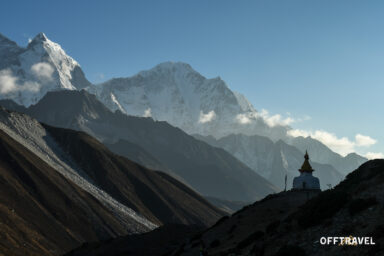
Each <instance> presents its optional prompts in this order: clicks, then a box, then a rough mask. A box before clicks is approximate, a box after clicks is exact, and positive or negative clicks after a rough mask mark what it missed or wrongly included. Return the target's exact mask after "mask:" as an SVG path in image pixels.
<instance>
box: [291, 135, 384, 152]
mask: <svg viewBox="0 0 384 256" xmlns="http://www.w3.org/2000/svg"><path fill="white" fill-rule="evenodd" d="M287 134H288V135H289V136H292V137H299V136H302V137H308V136H310V137H311V138H313V139H316V140H318V141H320V142H322V143H323V144H324V145H326V146H327V147H329V148H330V149H332V150H333V151H334V152H336V153H339V154H340V155H342V156H345V155H347V154H348V153H352V152H356V148H358V147H369V146H372V145H374V144H376V142H377V141H376V140H375V139H373V138H371V137H369V136H366V135H362V134H356V136H355V138H354V140H350V139H349V138H347V137H341V138H340V137H337V136H336V135H335V134H333V133H330V132H327V131H323V130H317V131H314V132H313V131H305V130H298V129H292V130H289V131H288V132H287Z"/></svg>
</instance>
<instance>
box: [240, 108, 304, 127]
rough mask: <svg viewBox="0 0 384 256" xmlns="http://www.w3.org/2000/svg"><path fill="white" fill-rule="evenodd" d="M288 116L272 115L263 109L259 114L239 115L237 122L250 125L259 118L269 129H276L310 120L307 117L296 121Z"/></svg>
mask: <svg viewBox="0 0 384 256" xmlns="http://www.w3.org/2000/svg"><path fill="white" fill-rule="evenodd" d="M287 114H288V115H289V116H288V117H283V116H282V115H280V114H275V115H271V114H270V113H269V112H268V110H266V109H262V110H261V111H260V112H258V113H252V112H250V113H243V114H238V115H236V118H235V120H236V122H238V123H239V124H249V123H251V122H252V120H256V119H257V118H261V119H262V120H264V122H265V123H266V124H267V125H268V126H269V127H274V126H277V125H281V126H288V125H290V124H292V123H294V122H298V121H304V120H308V119H309V117H305V118H303V119H300V120H295V119H294V118H292V117H291V116H290V114H289V113H287ZM307 118H308V119H307Z"/></svg>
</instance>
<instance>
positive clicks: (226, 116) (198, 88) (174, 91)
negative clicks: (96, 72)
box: [88, 62, 287, 138]
mask: <svg viewBox="0 0 384 256" xmlns="http://www.w3.org/2000/svg"><path fill="white" fill-rule="evenodd" d="M88 90H89V92H91V93H94V94H96V95H97V97H98V98H99V99H100V100H101V101H102V102H103V103H104V104H105V105H106V106H107V107H108V108H110V109H111V110H113V111H114V110H117V109H118V110H120V111H122V112H124V113H128V114H130V115H134V116H152V117H153V118H154V119H155V120H161V121H167V122H168V123H170V124H171V125H173V126H176V127H179V128H181V129H183V130H184V131H186V132H187V133H190V134H192V133H199V134H203V135H213V136H215V137H221V136H224V135H227V134H230V133H235V132H236V133H244V134H252V135H253V134H262V135H267V136H270V137H273V138H281V137H282V136H285V134H286V129H287V128H286V127H282V126H276V127H271V126H269V125H267V124H266V123H265V122H264V120H263V118H261V117H260V115H259V113H258V112H257V111H256V110H255V109H254V107H253V106H252V104H250V103H249V102H248V100H247V99H246V98H245V97H244V96H243V95H241V94H239V93H236V92H233V91H231V90H230V89H229V88H228V86H227V85H226V84H225V82H224V81H223V80H221V79H220V78H219V77H217V78H213V79H207V78H205V77H204V76H202V75H200V74H199V73H198V72H196V71H195V70H194V69H192V67H191V66H190V65H188V64H186V63H181V62H176V63H174V62H165V63H161V64H159V65H157V66H156V67H154V68H152V69H150V70H148V71H142V72H140V73H138V74H137V75H135V76H132V77H128V78H116V79H112V80H110V81H107V82H105V83H103V84H99V85H96V86H92V87H90V88H89V89H88Z"/></svg>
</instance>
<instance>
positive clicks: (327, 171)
mask: <svg viewBox="0 0 384 256" xmlns="http://www.w3.org/2000/svg"><path fill="white" fill-rule="evenodd" d="M195 137H196V138H198V139H200V140H203V141H205V142H207V143H209V144H211V145H212V146H215V147H219V148H223V149H225V150H226V151H228V152H229V153H231V154H232V155H234V156H235V157H237V158H238V159H239V160H240V161H242V162H243V163H245V164H246V165H248V166H249V167H250V168H252V169H253V170H255V171H256V172H257V173H258V174H260V175H261V176H263V177H264V178H266V179H267V180H268V181H270V182H271V183H272V184H274V185H275V186H277V187H278V188H279V189H280V190H283V189H284V188H285V175H287V189H291V188H292V180H293V178H294V177H295V176H298V175H299V172H298V169H299V168H300V167H301V164H302V163H303V161H304V157H303V156H304V153H303V152H300V150H298V149H297V148H295V147H293V146H291V145H288V144H287V143H285V142H284V141H282V140H279V141H277V142H273V141H272V140H270V139H269V138H267V137H263V136H258V135H253V136H247V135H243V134H236V135H234V134H231V135H228V136H226V137H222V138H220V139H218V140H216V139H215V138H214V137H212V136H208V137H204V136H201V135H195ZM309 152H311V153H312V151H311V150H310V151H309ZM310 156H311V155H310ZM311 164H312V167H313V168H314V169H315V172H314V176H317V177H319V179H320V180H321V183H320V185H321V188H322V189H328V188H329V187H328V184H330V186H332V187H333V186H335V185H337V184H338V183H339V182H340V181H341V180H342V179H343V178H344V175H343V174H341V173H340V172H338V171H337V170H336V169H335V168H334V167H333V166H332V165H330V164H320V163H316V162H312V161H311Z"/></svg>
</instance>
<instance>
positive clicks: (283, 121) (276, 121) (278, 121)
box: [259, 109, 295, 127]
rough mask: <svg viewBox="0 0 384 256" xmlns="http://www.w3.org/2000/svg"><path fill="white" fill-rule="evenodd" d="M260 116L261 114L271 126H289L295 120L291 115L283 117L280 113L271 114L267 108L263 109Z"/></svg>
mask: <svg viewBox="0 0 384 256" xmlns="http://www.w3.org/2000/svg"><path fill="white" fill-rule="evenodd" d="M259 116H261V117H262V118H263V119H264V121H265V122H266V123H267V125H269V126H270V127H274V126H277V125H282V126H287V125H290V124H292V123H293V122H295V119H293V118H292V117H290V116H288V117H286V118H283V117H282V116H281V115H280V114H275V115H270V114H269V112H268V111H267V110H266V109H262V110H261V112H260V113H259Z"/></svg>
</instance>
